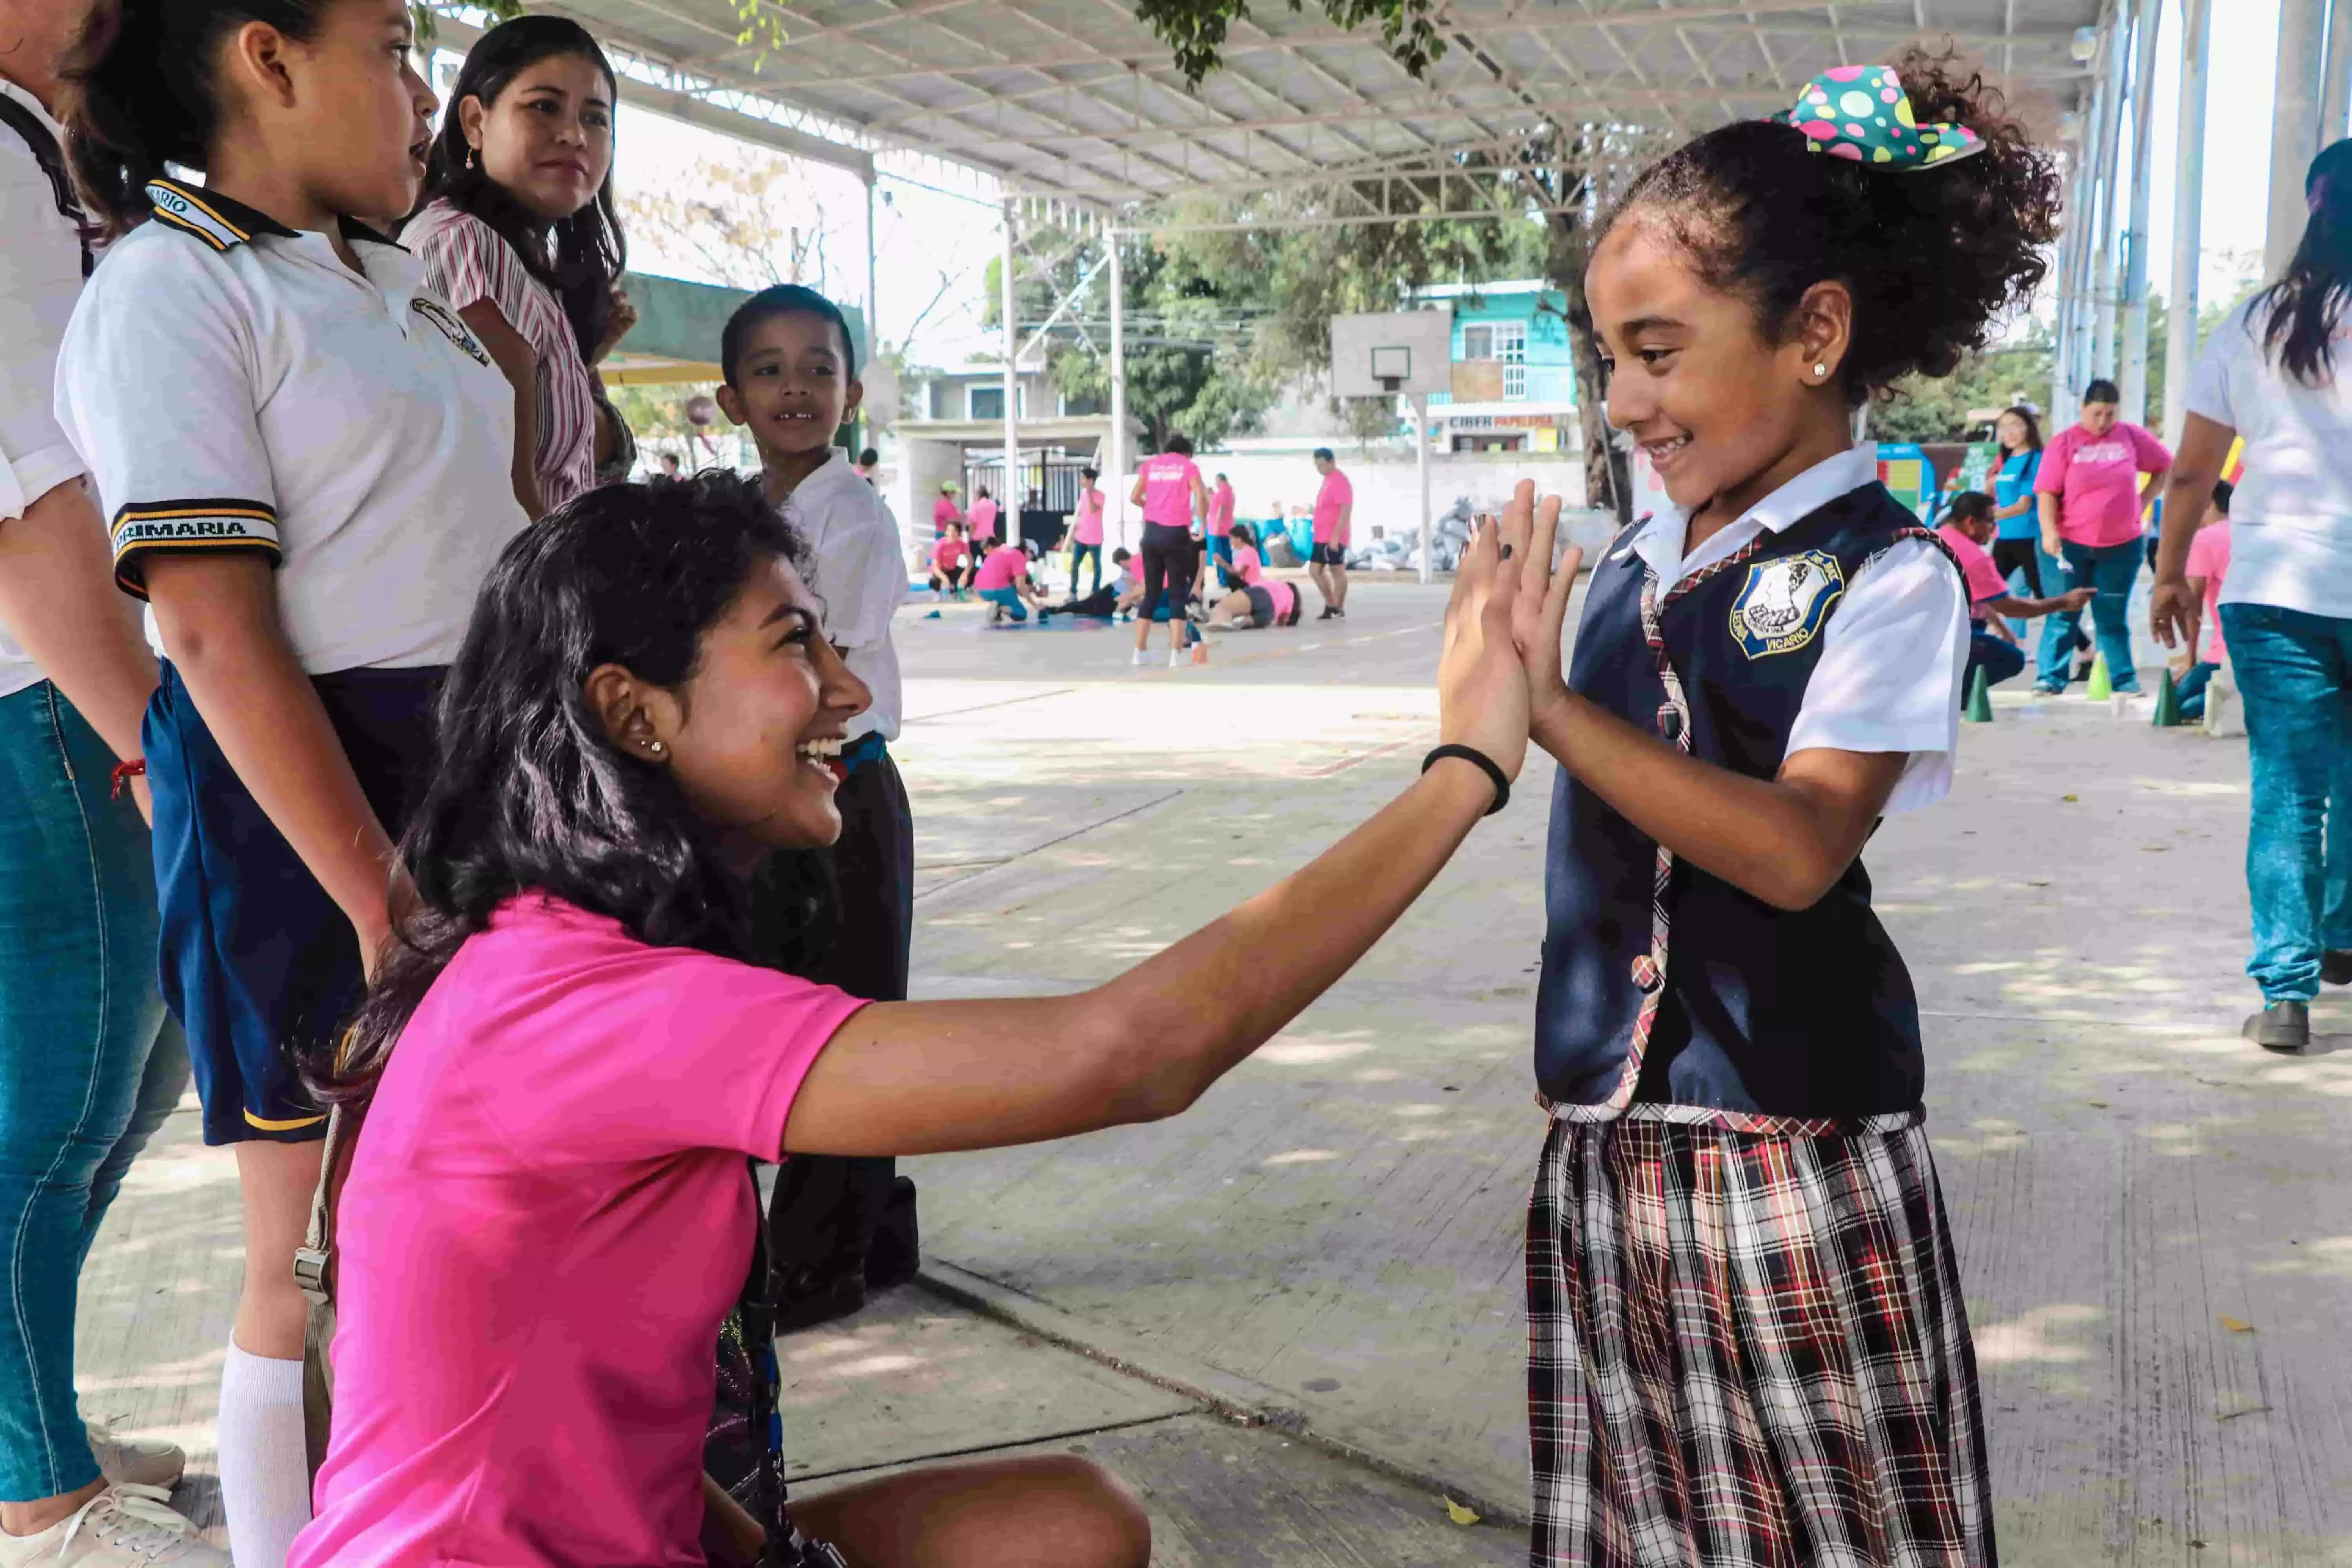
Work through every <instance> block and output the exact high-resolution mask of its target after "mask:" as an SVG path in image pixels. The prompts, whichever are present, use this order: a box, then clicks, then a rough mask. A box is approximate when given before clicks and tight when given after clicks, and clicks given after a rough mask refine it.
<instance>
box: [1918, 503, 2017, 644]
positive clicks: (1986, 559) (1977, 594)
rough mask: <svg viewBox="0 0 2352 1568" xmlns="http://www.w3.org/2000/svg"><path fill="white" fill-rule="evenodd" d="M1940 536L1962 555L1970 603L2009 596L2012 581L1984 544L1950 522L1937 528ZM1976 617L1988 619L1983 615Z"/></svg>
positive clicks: (1961, 561)
mask: <svg viewBox="0 0 2352 1568" xmlns="http://www.w3.org/2000/svg"><path fill="white" fill-rule="evenodd" d="M1936 537H1937V538H1938V539H1941V540H1942V541H1943V542H1945V543H1947V544H1948V545H1950V546H1951V547H1952V553H1953V554H1954V555H1956V556H1958V558H1959V563H1960V574H1961V575H1962V576H1964V577H1966V578H1967V579H1968V584H1969V605H1972V606H1973V605H1981V604H1983V603H1984V602H1985V601H1986V600H1988V599H2006V598H2008V597H2009V584H2008V583H2007V581H2005V580H2004V579H2003V578H2002V576H2001V574H2000V567H1998V566H1995V565H1994V564H1993V563H1992V557H1991V556H1990V555H1988V554H1986V553H1985V552H1984V546H1982V545H1981V544H1979V543H1978V542H1976V541H1975V540H1973V539H1970V538H1969V536H1968V535H1967V534H1965V533H1962V532H1961V531H1959V530H1958V528H1956V527H1954V526H1953V525H1952V524H1950V523H1946V524H1945V525H1944V526H1943V527H1941V528H1939V529H1937V530H1936ZM1975 618H1976V619H1978V620H1979V621H1980V620H1982V619H1984V617H1983V616H1980V615H1979V616H1975Z"/></svg>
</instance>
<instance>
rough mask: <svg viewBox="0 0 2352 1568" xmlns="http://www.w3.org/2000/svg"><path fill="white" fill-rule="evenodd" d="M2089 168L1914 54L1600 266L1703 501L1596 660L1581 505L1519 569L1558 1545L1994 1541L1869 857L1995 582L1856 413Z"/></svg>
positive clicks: (1608, 613) (1621, 1554)
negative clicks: (1540, 833)
mask: <svg viewBox="0 0 2352 1568" xmlns="http://www.w3.org/2000/svg"><path fill="white" fill-rule="evenodd" d="M2057 206H2058V187H2057V181H2056V178H2055V176H2054V174H2053V170H2052V166H2051V163H2050V161H2049V158H2048V156H2047V155H2046V154H2045V153H2042V152H2041V151H2039V150H2037V149H2036V148H2035V147H2033V146H2032V144H2031V143H2030V142H2028V141H2027V140H2026V138H2025V135H2024V133H2023V132H2022V131H2021V129H2020V128H2019V127H2018V126H2016V125H2015V124H2014V123H2013V122H2011V121H2008V120H2006V119H2004V118H2002V117H2001V115H2000V110H1999V108H1998V104H1997V100H1990V99H1989V95H1987V94H1985V92H1984V90H1983V89H1982V87H1981V84H1980V83H1979V82H1978V81H1977V80H1974V79H1955V78H1954V77H1952V76H1951V75H1948V73H1947V71H1946V69H1945V68H1944V65H1943V63H1942V62H1941V61H1939V60H1935V59H1928V58H1921V57H1917V56H1914V57H1911V58H1907V59H1906V61H1905V64H1904V66H1903V68H1902V69H1901V70H1900V72H1897V71H1895V70H1890V69H1888V68H1885V67H1880V66H1866V67H1853V68H1838V69H1836V70H1832V71H1830V72H1827V73H1825V74H1824V75H1822V76H1821V77H1818V78H1816V79H1814V80H1813V82H1812V83H1811V84H1810V85H1808V86H1807V87H1806V88H1805V89H1803V92H1802V94H1801V97H1800V99H1799V100H1798V103H1797V105H1796V107H1795V109H1794V110H1792V111H1791V112H1790V113H1788V114H1784V115H1779V116H1775V117H1774V118H1773V119H1771V120H1769V121H1748V122H1744V123H1738V124H1733V125H1729V126H1727V127H1725V128H1723V129H1721V130H1718V131H1715V132H1709V133H1708V134H1706V135H1705V136H1702V137H1700V138H1698V139H1697V140H1696V141H1695V142H1691V143H1689V144H1688V145H1686V146H1685V147H1683V148H1682V149H1681V150H1680V151H1678V152H1675V153H1672V154H1670V155H1669V156H1667V157H1666V158H1665V159H1664V160H1663V161H1661V162H1660V163H1656V164H1654V165H1653V166H1652V167H1651V168H1650V169H1649V170H1647V171H1646V172H1645V173H1643V174H1642V175H1641V176H1640V177H1639V178H1638V179H1637V180H1636V181H1635V182H1634V183H1633V185H1632V186H1631V187H1630V189H1629V191H1628V193H1627V195H1626V197H1625V199H1624V202H1623V204H1622V205H1621V207H1620V208H1619V209H1618V211H1617V212H1616V214H1615V215H1614V216H1613V217H1612V220H1611V221H1610V223H1609V224H1608V226H1607V227H1606V228H1605V229H1604V231H1603V234H1602V237H1601V243H1600V245H1599V246H1598V247H1597V248H1596V250H1595V252H1594V255H1593V258H1592V261H1591V266H1590V268H1588V269H1587V272H1586V277H1585V288H1586V291H1587V296H1588V298H1589V299H1590V300H1591V306H1592V313H1593V321H1594V325H1595V328H1596V330H1597V331H1599V332H1600V334H1601V339H1602V342H1603V348H1604V358H1603V362H1602V363H1603V365H1604V367H1605V368H1607V369H1608V370H1609V371H1610V372H1611V376H1612V379H1611V381H1610V384H1609V417H1610V422H1611V423H1612V425H1613V426H1616V427H1617V428H1618V429H1620V430H1623V431H1626V432H1628V433H1629V434H1630V435H1631V436H1632V437H1633V439H1634V440H1635V441H1637V442H1639V443H1640V444H1641V445H1642V447H1643V450H1644V451H1646V452H1647V453H1648V454H1649V457H1650V458H1651V460H1652V462H1653V463H1654V465H1655V467H1656V470H1657V473H1658V476H1659V478H1660V479H1661V480H1662V481H1663V482H1664V487H1665V490H1666V495H1667V498H1668V501H1669V504H1667V505H1665V506H1664V507H1661V508H1660V509H1659V510H1657V511H1656V512H1654V513H1653V514H1651V515H1649V516H1646V517H1643V518H1641V519H1638V520H1636V521H1634V522H1633V524H1632V525H1631V526H1629V527H1628V528H1626V529H1625V530H1624V531H1622V532H1621V533H1620V534H1619V535H1618V537H1617V538H1616V540H1615V541H1614V542H1612V544H1611V545H1610V546H1609V548H1608V549H1607V551H1606V552H1604V553H1603V554H1602V556H1601V560H1600V562H1599V563H1598V564H1597V565H1596V566H1595V568H1594V570H1593V574H1592V579H1591V590H1590V593H1589V595H1588V598H1587V602H1586V605H1585V610H1584V617H1583V622H1582V626H1581V629H1580V631H1579V632H1578V634H1577V638H1576V649H1575V658H1574V662H1573V664H1572V666H1571V667H1570V668H1569V669H1568V670H1567V672H1566V673H1565V676H1563V673H1562V671H1561V668H1560V636H1559V634H1560V628H1561V620H1562V617H1563V616H1564V614H1565V609H1566V605H1567V597H1568V588H1569V584H1570V580H1571V579H1572V577H1573V575H1574V572H1575V566H1576V563H1577V553H1578V552H1573V551H1571V552H1569V556H1568V558H1567V559H1566V560H1564V561H1563V563H1562V564H1561V566H1560V568H1559V571H1558V573H1557V574H1555V573H1554V572H1553V570H1552V553H1551V552H1552V545H1553V537H1554V524H1555V521H1556V509H1554V508H1552V507H1549V506H1548V507H1547V509H1546V512H1545V515H1544V518H1543V520H1542V523H1541V524H1540V525H1539V527H1538V531H1537V537H1536V540H1535V542H1534V545H1533V547H1532V548H1531V549H1530V550H1529V551H1528V557H1527V564H1526V573H1527V580H1526V581H1524V582H1523V583H1522V584H1521V587H1520V593H1519V598H1518V604H1517V609H1518V614H1519V622H1520V626H1521V639H1522V647H1523V649H1524V650H1525V652H1526V653H1527V655H1528V661H1529V662H1528V674H1529V682H1530V685H1529V700H1530V710H1531V712H1532V714H1533V718H1532V727H1533V733H1534V736H1535V738H1536V740H1537V742H1538V743H1539V744H1540V745H1542V746H1543V747H1544V748H1545V749H1546V750H1547V751H1549V752H1551V754H1552V755H1553V756H1554V757H1556V758H1557V759H1559V763H1560V764H1561V765H1560V770H1559V775H1558V784H1557V787H1556V790H1555V793H1554V797H1553V802H1552V823H1551V847H1550V850H1549V857H1548V859H1547V865H1546V903H1547V910H1548V917H1549V930H1548V932H1547V935H1546V937H1545V942H1544V963H1543V976H1542V983H1541V986H1540V989H1539V992H1538V1005H1537V1022H1536V1042H1535V1043H1536V1069H1537V1077H1538V1084H1539V1086H1540V1089H1541V1099H1542V1101H1543V1103H1544V1104H1545V1106H1546V1107H1547V1108H1548V1109H1549V1111H1550V1113H1551V1126H1550V1132H1549V1137H1548V1138H1547V1140H1546V1142H1545V1144H1544V1149H1543V1154H1542V1158H1541V1161H1540V1163H1539V1164H1538V1167H1537V1173H1536V1180H1535V1184H1534V1191H1533V1195H1532V1201H1531V1204H1530V1207H1529V1213H1528V1330H1529V1336H1530V1339H1529V1353H1528V1408H1529V1412H1530V1426H1531V1436H1532V1442H1533V1455H1534V1479H1535V1498H1534V1509H1533V1513H1534V1516H1535V1531H1534V1538H1533V1560H1534V1561H1535V1562H1537V1563H1577V1564H1589V1565H1592V1568H1620V1565H1623V1568H1633V1565H1634V1564H1643V1565H1647V1564H1653V1563H1677V1564H1704V1565H1706V1568H1749V1565H1755V1568H1763V1565H1766V1564H1772V1565H1775V1568H1778V1565H1780V1564H1787V1563H1937V1564H1944V1565H1949V1568H1963V1565H1977V1564H1990V1563H1992V1562H1993V1561H1994V1549H1993V1535H1992V1506H1991V1497H1990V1490H1989V1488H1988V1484H1987V1472H1986V1456H1985V1443H1984V1422H1983V1416H1982V1410H1981V1405H1980V1403H1979V1394H1978V1389H1977V1380H1976V1370H1975V1363H1974V1359H1973V1352H1972V1351H1971V1348H1970V1343H1969V1328H1968V1318H1967V1313H1966V1311H1965V1310H1964V1309H1963V1307H1962V1304H1961V1291H1960V1281H1959V1272H1958V1260H1957V1259H1956V1258H1955V1256H1954V1250H1953V1238H1952V1233H1951V1230H1950V1228H1949V1226H1948V1224H1947V1222H1946V1219H1945V1215H1944V1206H1943V1201H1942V1197H1941V1195H1940V1193H1939V1191H1938V1189H1937V1181H1936V1174H1935V1164H1934V1161H1933V1159H1932V1157H1931V1156H1930V1153H1929V1151H1928V1146H1927V1134H1926V1131H1925V1130H1924V1128H1923V1127H1922V1124H1921V1123H1922V1118H1923V1115H1924V1112H1923V1110H1922V1104H1921V1096H1922V1089H1923V1081H1924V1073H1923V1060H1922V1052H1921V1046H1920V1028H1919V1013H1918V1007H1917V1004H1916V1000H1915V999H1914V995H1913V992H1912V988H1911V983H1910V979H1909V977H1908V975H1907V973H1906V971H1905V969H1904V964H1903V959H1902V956H1901V954H1899V953H1898V952H1896V951H1895V946H1894V943H1893V942H1891V941H1890V940H1889V939H1888V937H1887V934H1886V931H1885V928H1884V927H1882V926H1881V925H1880V923H1879V921H1878V919H1877V917H1876V916H1875V915H1874V913H1873V912H1872V910H1871V903H1870V895H1871V887H1870V879H1869V877H1868V876H1867V874H1866V873H1865V872H1864V869H1863V868H1862V865H1861V863H1860V861H1859V859H1858V858H1857V857H1858V855H1859V853H1860V850H1861V848H1862V846H1863V844H1864V841H1865V840H1866V839H1867V838H1868V837H1869V836H1870V833H1871V830H1872V828H1873V827H1874V825H1875V824H1876V823H1877V821H1878V819H1879V818H1880V817H1881V816H1883V815H1885V813H1887V812H1890V811H1907V810H1915V809H1917V808H1918V807H1921V806H1924V805H1927V804H1929V803H1930V802H1932V801H1934V800H1935V799H1937V797H1938V796H1940V795H1942V794H1943V793H1944V792H1945V789H1946V788H1947V786H1948V782H1949V780H1950V776H1951V767H1952V752H1953V748H1954V745H1955V742H1956V740H1957V736H1958V711H1959V700H1960V671H1961V668H1962V667H1963V664H1964V662H1965V660H1966V658H1967V655H1968V646H1969V608H1968V602H1967V597H1966V595H1965V594H1964V593H1963V591H1962V587H1961V580H1960V574H1959V573H1958V571H1957V570H1956V569H1955V567H1954V565H1953V563H1952V561H1951V560H1950V558H1949V557H1948V555H1947V554H1946V553H1945V552H1944V551H1943V549H1942V548H1941V547H1940V545H1939V543H1938V542H1937V541H1936V540H1935V539H1934V537H1933V536H1932V535H1930V534H1928V533H1927V531H1925V530H1924V529H1922V528H1921V527H1920V526H1919V525H1918V522H1917V521H1916V519H1915V518H1913V517H1912V516H1911V515H1910V514H1909V513H1908V512H1907V511H1906V510H1905V509H1904V508H1903V507H1902V506H1901V505H1900V504H1899V503H1897V502H1896V501H1895V499H1894V498H1893V497H1892V496H1890V495H1889V494H1888V493H1887V491H1886V489H1885V487H1884V486H1882V485H1880V484H1879V483H1878V482H1877V479H1876V477H1875V468H1874V458H1873V455H1872V452H1871V450H1870V448H1868V447H1855V446H1854V443H1853V409H1854V407H1855V406H1856V405H1858V404H1861V403H1863V402H1864V401H1865V400H1866V399H1868V398H1869V397H1870V396H1871V395H1873V394H1874V393H1876V392H1877V391H1878V390H1879V389H1881V388H1883V387H1884V386H1885V385H1886V384H1888V383H1889V382H1891V381H1893V380H1894V379H1895V378H1896V377H1897V376H1900V375H1902V374H1905V373H1906V372H1909V371H1914V370H1920V371H1925V372H1927V374H1944V373H1946V372H1948V371H1949V369H1950V368H1951V367H1952V365H1953V364H1954V363H1956V362H1957V361H1958V358H1959V356H1960V355H1961V353H1963V352H1965V351H1966V350H1968V349H1969V348H1972V347H1976V346H1979V345H1981V344H1982V343H1983V342H1984V341H1985V337H1986V334H1987V331H1988V326H1989V323H1990V322H1991V321H1994V320H1995V319H1996V318H1997V317H1999V316H2000V314H2002V313H2003V312H2004V311H2007V310H2012V309H2014V308H2016V307H2017V306H2019V305H2020V304H2021V303H2022V302H2023V301H2024V300H2025V298H2026V297H2027V295H2028V294H2029V292H2030V291H2031V289H2032V288H2033V286H2034V285H2035V284H2036V283H2038V282H2039V281H2040V280H2041V279H2042V275H2043V271H2044V269H2045V265H2046V263H2045V261H2044V259H2043V254H2042V247H2043V246H2045V245H2046V244H2047V243H2048V242H2049V241H2050V239H2051V237H2052V235H2053V232H2054V229H2055V225H2056V213H2057ZM1537 588H1540V589H1541V590H1542V592H1540V593H1538V594H1536V595H1535V596H1534V598H1533V599H1531V598H1530V596H1529V595H1530V593H1531V591H1532V590H1535V589H1537Z"/></svg>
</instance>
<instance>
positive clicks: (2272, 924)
mask: <svg viewBox="0 0 2352 1568" xmlns="http://www.w3.org/2000/svg"><path fill="white" fill-rule="evenodd" d="M2221 636H2222V637H2223V638H2224V640H2226V641H2227V642H2228V643H2229V645H2230V666H2231V670H2232V671H2233V672H2234V674H2235V676H2236V679H2237V682H2238V694H2239V696H2240V697H2241V698H2242V699H2243V700H2244V701H2245V704H2246V751H2247V752H2248V754H2249V757H2250V759H2251V761H2252V774H2253V802H2252V812H2251V813H2250V815H2249V818H2248V822H2247V826H2246V891H2247V893H2248V894H2249V895H2250V897H2251V898H2252V902H2253V906H2254V955H2253V957H2252V958H2251V959H2249V960H2248V961H2247V963H2246V973H2248V974H2250V975H2252V977H2253V980H2254V983H2255V984H2258V985H2260V986H2261V987H2262V988H2263V999H2264V1000H2265V1001H2270V1002H2308V1001H2310V1000H2311V999H2312V998H2313V997H2314V996H2316V995H2317V994H2319V954H2320V951H2321V950H2322V949H2323V948H2331V949H2338V950H2342V949H2352V618H2347V617H2344V616H2313V615H2306V614H2305V613H2304V612H2303V611H2301V610H2288V609H2282V608H2280V607H2278V606H2277V605H2222V606H2221Z"/></svg>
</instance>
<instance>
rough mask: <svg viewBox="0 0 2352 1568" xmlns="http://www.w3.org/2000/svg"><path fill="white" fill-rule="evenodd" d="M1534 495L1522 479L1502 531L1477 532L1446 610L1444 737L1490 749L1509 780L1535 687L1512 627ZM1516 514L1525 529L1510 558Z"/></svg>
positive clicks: (1441, 680)
mask: <svg viewBox="0 0 2352 1568" xmlns="http://www.w3.org/2000/svg"><path fill="white" fill-rule="evenodd" d="M1534 494H1535V487H1534V486H1533V485H1530V484H1528V483H1525V482H1524V481H1523V482H1522V483H1521V484H1520V486H1519V499H1518V500H1517V501H1515V502H1514V503H1513V509H1514V510H1512V511H1511V512H1509V513H1507V514H1506V516H1505V519H1504V522H1503V526H1502V527H1501V528H1500V529H1497V528H1496V527H1494V526H1493V525H1492V524H1491V523H1488V524H1482V525H1481V526H1480V527H1479V528H1478V529H1477V530H1476V531H1474V532H1473V533H1472V534H1471V536H1470V544H1469V548H1467V549H1466V550H1465V551H1464V552H1462V563H1461V564H1460V566H1459V567H1457V568H1456V569H1455V571H1454V598H1453V600H1452V602H1451V603H1449V604H1448V605H1446V606H1445V651H1444V654H1443V655H1441V656H1440V658H1439V659H1438V662H1437V711H1438V736H1439V739H1440V740H1442V741H1444V742H1445V743H1446V744H1448V745H1459V746H1469V747H1471V748H1473V749H1474V750H1476V751H1479V752H1484V753H1485V754H1486V756H1487V757H1488V758H1490V759H1491V760H1492V761H1493V762H1494V763H1495V765H1496V767H1498V768H1501V769H1502V770H1503V775H1504V776H1505V777H1506V778H1514V779H1515V778H1517V777H1518V776H1519V765H1520V764H1521V763H1524V762H1526V761H1527V755H1528V682H1527V676H1526V673H1525V671H1524V670H1523V668H1521V666H1520V662H1519V655H1518V648H1517V643H1516V642H1515V640H1514V638H1513V637H1512V629H1511V628H1512V623H1513V616H1514V609H1513V605H1514V601H1515V600H1516V599H1517V597H1518V595H1519V593H1520V575H1519V572H1518V570H1517V568H1518V558H1519V555H1520V554H1521V553H1523V552H1524V551H1525V549H1526V546H1527V538H1528V531H1527V528H1526V526H1525V518H1526V514H1527V513H1528V510H1529V504H1530V502H1531V500H1532V498H1533V496H1534ZM1555 510H1556V509H1555ZM1513 517H1517V518H1519V519H1520V520H1521V526H1520V527H1519V530H1518V532H1517V536H1516V544H1515V545H1514V546H1513V549H1512V552H1511V554H1510V556H1509V558H1508V559H1507V560H1506V559H1505V549H1504V547H1505V545H1506V544H1507V543H1510V542H1512V539H1513V535H1512V532H1511V526H1512V525H1511V521H1510V520H1511V518H1513Z"/></svg>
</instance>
